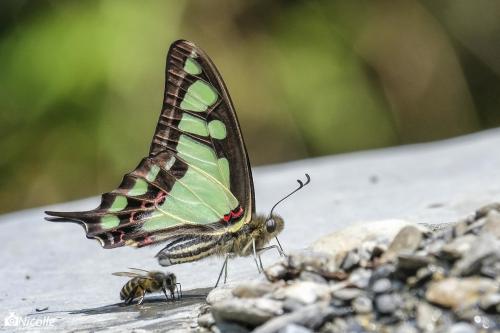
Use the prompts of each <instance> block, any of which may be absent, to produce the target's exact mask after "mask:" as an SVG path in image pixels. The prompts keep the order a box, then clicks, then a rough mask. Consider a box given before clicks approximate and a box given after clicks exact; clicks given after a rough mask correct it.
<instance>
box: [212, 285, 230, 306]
mask: <svg viewBox="0 0 500 333" xmlns="http://www.w3.org/2000/svg"><path fill="white" fill-rule="evenodd" d="M232 297H233V292H232V290H231V287H229V285H225V286H222V287H219V288H215V289H212V290H211V291H210V292H209V293H208V295H207V303H208V304H209V305H213V304H215V303H218V302H220V301H222V300H225V299H230V298H232Z"/></svg>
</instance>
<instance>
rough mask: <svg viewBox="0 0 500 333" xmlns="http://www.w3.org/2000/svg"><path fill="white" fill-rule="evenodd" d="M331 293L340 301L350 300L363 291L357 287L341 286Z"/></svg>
mask: <svg viewBox="0 0 500 333" xmlns="http://www.w3.org/2000/svg"><path fill="white" fill-rule="evenodd" d="M332 294H333V297H334V298H337V299H340V300H342V301H351V300H353V299H354V298H356V297H358V296H361V295H362V294H363V291H362V290H360V289H357V288H343V289H339V290H335V291H334V292H333V293H332Z"/></svg>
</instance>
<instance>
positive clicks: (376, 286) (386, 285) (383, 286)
mask: <svg viewBox="0 0 500 333" xmlns="http://www.w3.org/2000/svg"><path fill="white" fill-rule="evenodd" d="M391 288H392V285H391V280H389V279H387V278H383V279H379V280H376V281H375V282H374V283H373V286H372V290H373V292H374V293H376V294H382V293H386V292H388V291H390V290H391Z"/></svg>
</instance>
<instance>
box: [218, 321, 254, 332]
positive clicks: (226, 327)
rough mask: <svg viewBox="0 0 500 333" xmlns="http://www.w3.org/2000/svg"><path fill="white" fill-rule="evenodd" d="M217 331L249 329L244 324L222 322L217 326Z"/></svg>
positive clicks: (247, 330) (242, 330)
mask: <svg viewBox="0 0 500 333" xmlns="http://www.w3.org/2000/svg"><path fill="white" fill-rule="evenodd" d="M217 328H218V331H219V332H220V333H249V332H250V330H249V329H248V328H246V327H244V326H241V325H238V324H236V323H228V322H223V323H220V324H219V325H218V326H217Z"/></svg>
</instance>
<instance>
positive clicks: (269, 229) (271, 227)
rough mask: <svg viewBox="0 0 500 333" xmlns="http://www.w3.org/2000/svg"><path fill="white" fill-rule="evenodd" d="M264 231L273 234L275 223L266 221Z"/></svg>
mask: <svg viewBox="0 0 500 333" xmlns="http://www.w3.org/2000/svg"><path fill="white" fill-rule="evenodd" d="M266 230H267V232H269V233H271V232H274V230H276V222H275V221H274V219H272V218H271V219H269V220H267V221H266Z"/></svg>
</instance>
